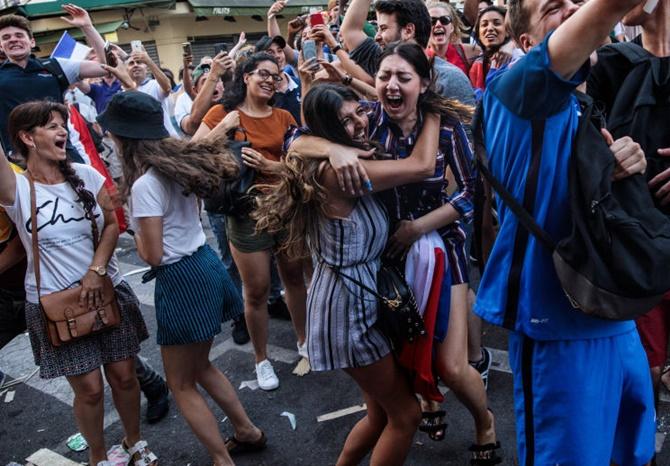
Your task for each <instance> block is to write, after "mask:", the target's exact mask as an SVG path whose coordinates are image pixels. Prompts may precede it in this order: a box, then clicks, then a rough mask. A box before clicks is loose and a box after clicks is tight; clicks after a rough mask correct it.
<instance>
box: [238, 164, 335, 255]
mask: <svg viewBox="0 0 670 466" xmlns="http://www.w3.org/2000/svg"><path fill="white" fill-rule="evenodd" d="M322 163H324V162H323V161H321V160H316V159H304V158H302V157H300V156H297V155H294V154H289V155H287V156H286V158H285V159H284V161H283V162H282V165H281V168H280V171H279V173H278V175H277V177H278V178H279V182H278V183H275V184H272V185H258V186H256V188H258V193H259V194H258V195H257V196H256V209H255V210H254V211H253V212H252V214H251V218H253V219H254V220H256V231H257V232H260V231H267V232H269V233H272V234H276V233H280V234H282V235H284V236H283V237H284V240H283V242H282V243H281V245H280V247H279V250H280V251H282V252H284V253H286V255H287V256H289V257H291V258H296V259H298V258H305V257H308V256H309V254H310V247H309V241H310V239H311V238H316V235H317V234H318V229H319V224H320V222H321V221H322V219H323V218H325V217H327V211H326V207H327V205H328V191H327V190H326V188H325V187H324V186H323V185H322V184H321V180H320V178H321V171H322V170H321V169H320V167H321V164H322Z"/></svg>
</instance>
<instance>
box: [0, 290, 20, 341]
mask: <svg viewBox="0 0 670 466" xmlns="http://www.w3.org/2000/svg"><path fill="white" fill-rule="evenodd" d="M25 331H26V310H25V294H24V291H23V290H5V289H2V288H0V349H2V348H3V347H4V346H5V345H6V344H7V343H9V342H10V341H12V340H13V339H14V337H15V336H17V335H19V334H21V333H23V332H25Z"/></svg>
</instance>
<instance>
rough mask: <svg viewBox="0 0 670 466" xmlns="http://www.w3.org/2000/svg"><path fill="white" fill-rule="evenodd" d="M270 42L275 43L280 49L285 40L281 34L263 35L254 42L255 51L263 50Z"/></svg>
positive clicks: (284, 45) (284, 44)
mask: <svg viewBox="0 0 670 466" xmlns="http://www.w3.org/2000/svg"><path fill="white" fill-rule="evenodd" d="M272 44H277V45H278V46H279V47H280V48H281V49H284V48H285V47H286V40H284V38H283V37H282V36H274V37H270V36H263V37H261V38H260V39H258V42H256V50H255V52H256V53H258V52H265V51H266V50H267V49H269V48H270V46H271V45H272Z"/></svg>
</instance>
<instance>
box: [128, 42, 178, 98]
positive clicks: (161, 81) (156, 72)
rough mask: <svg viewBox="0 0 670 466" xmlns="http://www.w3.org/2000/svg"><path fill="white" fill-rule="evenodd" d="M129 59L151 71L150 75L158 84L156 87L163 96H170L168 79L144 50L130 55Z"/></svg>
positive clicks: (170, 88) (170, 89)
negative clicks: (140, 63)
mask: <svg viewBox="0 0 670 466" xmlns="http://www.w3.org/2000/svg"><path fill="white" fill-rule="evenodd" d="M130 59H131V60H137V61H140V62H142V63H144V64H146V65H147V67H148V68H149V71H151V74H152V75H153V77H154V78H155V79H156V81H157V82H158V85H159V86H160V88H161V90H162V91H163V94H165V95H166V96H167V95H170V92H172V87H171V86H170V80H169V79H168V77H167V76H165V73H163V71H162V70H161V69H160V67H159V66H158V65H157V64H156V63H154V61H153V60H152V59H151V57H150V56H149V54H148V53H147V52H146V50H142V51H141V52H140V51H135V52H133V53H132V54H131V55H130Z"/></svg>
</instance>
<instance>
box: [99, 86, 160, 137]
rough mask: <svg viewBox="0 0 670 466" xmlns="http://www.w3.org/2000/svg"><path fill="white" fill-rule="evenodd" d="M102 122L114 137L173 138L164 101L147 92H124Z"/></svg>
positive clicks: (111, 104) (113, 103)
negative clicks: (161, 102) (162, 102)
mask: <svg viewBox="0 0 670 466" xmlns="http://www.w3.org/2000/svg"><path fill="white" fill-rule="evenodd" d="M97 120H98V123H100V125H101V126H102V127H103V128H104V129H106V130H107V131H109V132H110V133H112V134H115V135H118V136H121V137H124V138H128V139H163V138H167V137H170V133H168V131H167V129H165V123H164V119H163V107H162V106H161V104H160V102H159V101H157V100H156V99H154V98H153V97H151V96H150V95H148V94H145V93H144V92H139V91H128V92H121V93H119V94H116V95H115V96H114V97H112V100H110V101H109V104H108V105H107V109H106V110H105V111H104V112H103V113H101V114H100V115H98V117H97Z"/></svg>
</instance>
